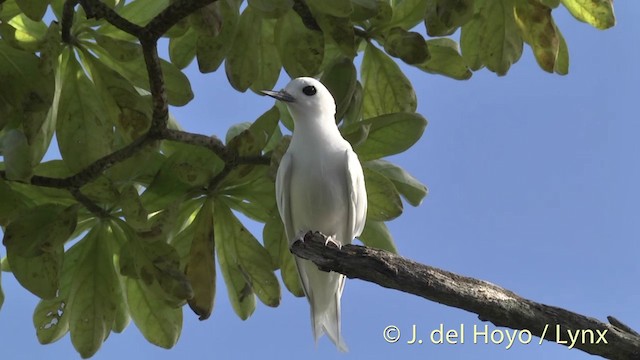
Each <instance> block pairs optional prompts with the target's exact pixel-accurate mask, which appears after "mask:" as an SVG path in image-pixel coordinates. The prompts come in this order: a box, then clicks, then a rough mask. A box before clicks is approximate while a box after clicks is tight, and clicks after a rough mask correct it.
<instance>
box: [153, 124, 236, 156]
mask: <svg viewBox="0 0 640 360" xmlns="http://www.w3.org/2000/svg"><path fill="white" fill-rule="evenodd" d="M160 138H161V139H164V140H171V141H176V142H180V143H185V144H191V145H196V146H202V147H205V148H207V149H209V150H211V151H213V152H214V153H215V154H216V155H218V156H219V157H220V158H221V159H226V158H227V149H226V147H225V146H224V144H223V143H222V141H220V139H218V138H216V137H212V136H206V135H202V134H194V133H189V132H186V131H180V130H173V129H164V130H162V132H161V133H160Z"/></svg>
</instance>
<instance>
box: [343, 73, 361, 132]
mask: <svg viewBox="0 0 640 360" xmlns="http://www.w3.org/2000/svg"><path fill="white" fill-rule="evenodd" d="M362 91H363V90H362V84H361V83H360V81H356V86H355V87H354V90H353V95H352V96H351V101H349V106H348V107H347V112H346V113H345V114H344V117H343V120H342V121H343V124H344V125H349V124H352V123H354V122H358V121H360V120H361V119H362V101H363V97H364V95H363V93H362Z"/></svg>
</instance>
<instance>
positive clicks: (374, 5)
mask: <svg viewBox="0 0 640 360" xmlns="http://www.w3.org/2000/svg"><path fill="white" fill-rule="evenodd" d="M380 2H381V0H351V5H352V6H353V12H352V13H351V20H353V21H355V22H363V21H365V20H369V19H371V18H372V17H374V16H376V15H377V14H378V13H379V12H380V7H381V6H380ZM390 18H391V17H389V19H390Z"/></svg>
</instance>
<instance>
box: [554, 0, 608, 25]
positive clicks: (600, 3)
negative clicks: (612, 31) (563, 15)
mask: <svg viewBox="0 0 640 360" xmlns="http://www.w3.org/2000/svg"><path fill="white" fill-rule="evenodd" d="M561 1H562V5H564V7H566V8H567V10H569V12H570V13H571V15H573V17H575V18H576V19H578V20H580V21H584V22H586V23H587V24H589V25H592V26H594V27H596V28H598V29H600V30H604V29H608V28H610V27H612V26H614V25H615V24H616V18H615V15H614V14H613V0H561Z"/></svg>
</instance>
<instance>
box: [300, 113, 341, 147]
mask: <svg viewBox="0 0 640 360" xmlns="http://www.w3.org/2000/svg"><path fill="white" fill-rule="evenodd" d="M334 138H335V139H342V135H341V134H340V130H338V126H337V125H336V123H335V120H334V119H333V118H326V119H305V121H296V122H295V129H294V130H293V136H292V138H291V142H292V143H300V144H299V145H302V146H305V145H308V144H309V143H315V142H322V143H324V142H326V140H327V139H334Z"/></svg>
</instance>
